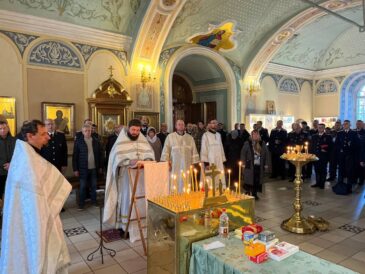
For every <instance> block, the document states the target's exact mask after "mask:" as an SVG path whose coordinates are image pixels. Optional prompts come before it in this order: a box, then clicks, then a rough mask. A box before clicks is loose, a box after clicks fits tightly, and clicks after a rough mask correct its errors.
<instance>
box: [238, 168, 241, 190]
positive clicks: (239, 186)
mask: <svg viewBox="0 0 365 274" xmlns="http://www.w3.org/2000/svg"><path fill="white" fill-rule="evenodd" d="M238 167H239V170H238V188H239V190H240V191H241V169H242V162H241V161H239V162H238Z"/></svg>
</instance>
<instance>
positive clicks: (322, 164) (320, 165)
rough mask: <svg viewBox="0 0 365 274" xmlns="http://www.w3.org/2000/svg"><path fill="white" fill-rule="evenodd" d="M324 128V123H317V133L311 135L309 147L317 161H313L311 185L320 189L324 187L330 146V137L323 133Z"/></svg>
mask: <svg viewBox="0 0 365 274" xmlns="http://www.w3.org/2000/svg"><path fill="white" fill-rule="evenodd" d="M324 130H325V124H319V125H318V133H317V134H314V135H313V136H312V141H311V149H310V150H311V153H312V154H315V155H316V156H317V157H318V161H316V162H314V169H315V171H316V183H315V184H314V185H312V187H319V188H320V189H324V183H325V182H326V177H327V163H328V160H329V153H330V151H331V147H332V138H331V136H330V135H327V134H325V133H324Z"/></svg>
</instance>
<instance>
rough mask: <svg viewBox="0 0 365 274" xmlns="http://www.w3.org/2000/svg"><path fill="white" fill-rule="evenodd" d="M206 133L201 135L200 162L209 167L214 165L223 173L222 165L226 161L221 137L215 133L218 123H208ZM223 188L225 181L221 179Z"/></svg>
mask: <svg viewBox="0 0 365 274" xmlns="http://www.w3.org/2000/svg"><path fill="white" fill-rule="evenodd" d="M208 126H209V128H208V131H207V132H205V133H204V134H203V137H202V147H201V151H200V160H201V161H202V162H204V163H205V165H209V166H211V165H212V164H214V165H215V166H216V167H217V169H218V170H220V171H224V165H223V163H224V162H225V161H226V156H225V154H224V149H223V144H222V139H221V135H220V134H219V133H218V132H217V129H218V121H217V120H211V121H210V122H209V125H208ZM222 184H223V186H226V180H225V178H224V177H223V178H222Z"/></svg>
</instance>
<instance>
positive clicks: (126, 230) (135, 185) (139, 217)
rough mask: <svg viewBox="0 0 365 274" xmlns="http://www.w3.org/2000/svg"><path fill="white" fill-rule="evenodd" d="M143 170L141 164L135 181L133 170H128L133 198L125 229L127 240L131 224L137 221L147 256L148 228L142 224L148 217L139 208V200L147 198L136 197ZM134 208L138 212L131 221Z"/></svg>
mask: <svg viewBox="0 0 365 274" xmlns="http://www.w3.org/2000/svg"><path fill="white" fill-rule="evenodd" d="M141 168H143V166H142V165H141V164H138V165H137V173H136V177H135V178H134V181H133V178H132V174H131V168H129V169H128V176H129V184H130V186H131V189H132V197H131V204H130V205H129V211H128V221H127V226H126V228H125V234H124V238H125V239H127V235H128V234H127V233H128V228H129V225H130V223H131V222H133V221H137V224H138V229H139V234H140V237H141V241H142V245H143V250H144V255H145V256H147V246H146V241H145V238H144V235H143V229H144V228H146V227H147V226H142V223H141V220H142V219H146V217H141V215H140V213H139V209H138V206H137V200H139V199H145V198H146V196H145V195H143V196H136V191H137V185H138V180H139V174H140V171H141ZM133 206H134V210H135V212H136V218H134V219H131V216H132V210H133ZM146 214H147V212H146Z"/></svg>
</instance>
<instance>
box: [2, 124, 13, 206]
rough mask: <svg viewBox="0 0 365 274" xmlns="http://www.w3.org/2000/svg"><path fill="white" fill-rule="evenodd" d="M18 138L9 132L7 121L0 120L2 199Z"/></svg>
mask: <svg viewBox="0 0 365 274" xmlns="http://www.w3.org/2000/svg"><path fill="white" fill-rule="evenodd" d="M15 141H16V139H15V138H14V137H13V136H11V134H10V132H9V125H8V123H7V122H6V121H2V120H1V121H0V200H2V197H3V194H4V191H5V182H6V178H7V176H8V170H9V166H10V161H11V157H12V156H13V152H14V148H15Z"/></svg>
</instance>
